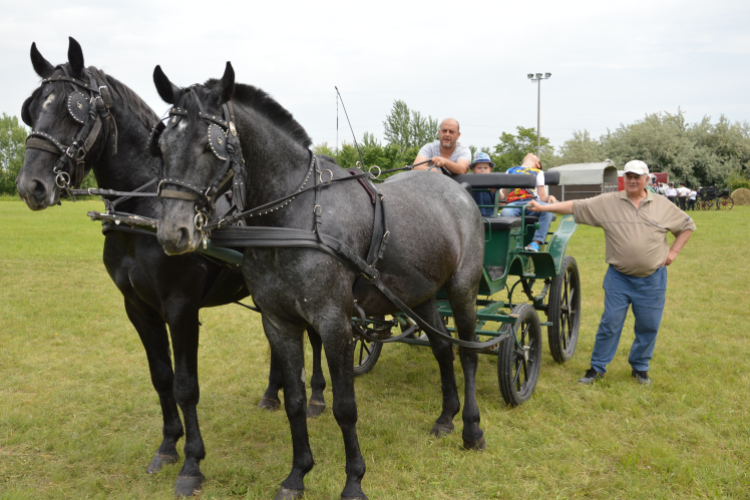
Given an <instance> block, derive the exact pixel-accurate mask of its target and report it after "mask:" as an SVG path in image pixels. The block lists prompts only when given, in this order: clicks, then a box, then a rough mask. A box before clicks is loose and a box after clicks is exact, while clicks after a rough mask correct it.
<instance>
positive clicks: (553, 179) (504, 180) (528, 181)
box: [453, 172, 560, 189]
mask: <svg viewBox="0 0 750 500" xmlns="http://www.w3.org/2000/svg"><path fill="white" fill-rule="evenodd" d="M453 180H454V181H456V182H458V183H459V184H461V183H464V182H465V183H467V184H468V185H470V186H471V187H472V188H474V189H515V188H521V189H534V187H536V179H535V178H534V176H533V175H520V174H506V173H495V172H493V173H491V174H463V175H454V176H453ZM544 183H545V184H546V185H548V186H557V185H559V184H560V172H545V173H544Z"/></svg>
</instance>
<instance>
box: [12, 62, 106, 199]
mask: <svg viewBox="0 0 750 500" xmlns="http://www.w3.org/2000/svg"><path fill="white" fill-rule="evenodd" d="M56 69H60V70H62V72H63V73H64V74H61V75H57V76H56V77H50V78H45V79H44V80H42V83H41V86H42V87H44V86H49V87H47V88H45V89H44V90H42V96H47V95H49V93H50V92H51V91H52V90H51V85H52V84H54V82H67V83H68V84H70V85H71V87H73V89H74V90H73V91H72V92H71V93H70V94H69V95H68V113H70V116H71V117H72V118H73V119H74V120H75V121H76V122H78V123H80V124H81V129H80V130H79V132H78V134H77V135H76V137H75V139H74V140H73V143H72V144H71V145H70V146H66V145H65V144H63V143H61V142H60V141H58V140H57V139H55V138H54V137H52V136H51V135H49V134H47V133H46V132H41V131H38V130H32V131H31V133H30V134H29V135H28V137H26V147H27V148H30V149H40V150H42V151H47V152H50V153H59V154H60V157H59V158H58V160H57V162H55V165H54V166H53V167H52V171H53V173H54V174H55V184H56V185H57V187H58V188H60V189H64V190H65V196H66V197H68V196H69V197H71V198H72V199H73V200H75V194H74V190H71V188H70V185H71V180H72V182H73V186H74V187H75V189H76V190H78V189H79V188H80V187H81V183H82V182H83V176H84V172H85V163H86V155H87V154H88V152H89V151H90V150H91V148H92V147H93V146H94V144H95V143H96V140H97V138H98V137H99V134H100V133H101V131H102V122H105V123H106V130H107V132H106V136H107V137H109V138H111V143H112V156H115V155H116V154H117V124H116V123H115V120H114V117H113V116H112V113H111V111H110V110H111V108H112V95H111V93H110V91H109V88H108V87H106V86H100V87H99V88H98V89H97V88H96V81H95V80H94V77H93V76H92V75H91V73H90V72H89V71H88V70H87V69H85V68H84V69H83V72H84V74H85V75H86V76H88V79H89V82H88V83H86V82H85V81H82V80H80V79H76V78H72V77H71V76H70V75H69V74H68V70H67V69H65V66H62V65H60V66H57V68H56ZM66 167H68V168H67V170H66ZM71 175H72V176H73V178H72V179H71Z"/></svg>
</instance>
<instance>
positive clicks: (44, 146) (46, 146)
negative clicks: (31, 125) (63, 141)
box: [26, 135, 67, 154]
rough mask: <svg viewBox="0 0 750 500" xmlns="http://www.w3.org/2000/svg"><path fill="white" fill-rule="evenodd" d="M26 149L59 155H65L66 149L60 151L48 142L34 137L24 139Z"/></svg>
mask: <svg viewBox="0 0 750 500" xmlns="http://www.w3.org/2000/svg"><path fill="white" fill-rule="evenodd" d="M26 149H41V150H42V151H49V152H50V153H56V154H60V153H65V149H67V148H65V149H63V150H62V151H60V149H59V148H58V147H57V146H55V145H52V144H50V143H49V142H48V141H46V140H43V139H37V138H36V137H33V136H32V135H29V136H28V137H27V138H26Z"/></svg>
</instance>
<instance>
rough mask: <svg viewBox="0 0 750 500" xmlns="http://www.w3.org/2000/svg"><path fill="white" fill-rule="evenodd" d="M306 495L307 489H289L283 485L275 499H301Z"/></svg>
mask: <svg viewBox="0 0 750 500" xmlns="http://www.w3.org/2000/svg"><path fill="white" fill-rule="evenodd" d="M304 496H305V490H288V489H286V488H284V487H283V486H282V487H281V488H279V492H278V493H276V497H274V499H273V500H299V499H301V498H303V497H304Z"/></svg>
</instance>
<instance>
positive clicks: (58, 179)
mask: <svg viewBox="0 0 750 500" xmlns="http://www.w3.org/2000/svg"><path fill="white" fill-rule="evenodd" d="M55 184H57V187H59V188H60V189H68V186H70V175H68V173H67V172H57V175H56V176H55Z"/></svg>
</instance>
